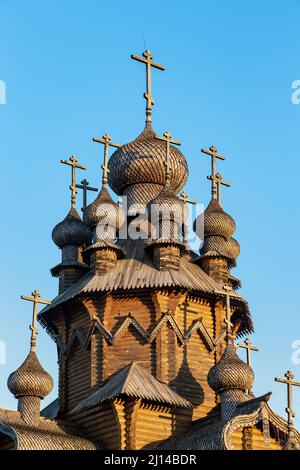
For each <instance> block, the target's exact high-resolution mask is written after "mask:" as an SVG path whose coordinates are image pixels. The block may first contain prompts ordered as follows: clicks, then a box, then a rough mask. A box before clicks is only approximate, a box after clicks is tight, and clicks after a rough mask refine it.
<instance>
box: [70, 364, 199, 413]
mask: <svg viewBox="0 0 300 470" xmlns="http://www.w3.org/2000/svg"><path fill="white" fill-rule="evenodd" d="M122 395H125V396H127V397H132V398H141V399H144V400H149V401H153V402H157V403H162V404H166V405H169V406H170V405H171V406H177V407H182V408H192V404H191V403H190V402H189V401H188V400H186V399H185V398H183V397H181V396H180V395H179V394H178V393H176V392H175V391H174V390H172V389H171V388H170V387H169V386H168V385H166V384H164V383H161V382H159V381H158V380H157V379H156V378H155V377H153V376H152V375H151V374H150V373H149V372H147V371H146V370H145V369H144V368H143V367H142V366H140V365H139V364H137V363H136V362H131V363H130V364H128V365H127V366H125V367H123V368H122V369H121V370H119V371H118V372H117V373H115V374H114V375H113V376H111V377H110V378H109V379H108V380H107V381H106V382H105V383H104V385H102V386H101V387H100V388H99V389H98V390H96V391H94V392H93V393H92V394H91V395H90V396H89V397H87V398H86V399H85V400H83V401H82V402H81V403H79V405H77V406H76V407H75V408H74V409H73V411H72V414H74V413H78V412H80V411H82V410H84V409H87V408H93V407H94V406H97V405H99V404H100V403H103V402H104V401H107V400H111V399H113V398H117V397H120V396H122Z"/></svg>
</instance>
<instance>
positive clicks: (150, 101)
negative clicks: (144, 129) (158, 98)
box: [131, 50, 166, 122]
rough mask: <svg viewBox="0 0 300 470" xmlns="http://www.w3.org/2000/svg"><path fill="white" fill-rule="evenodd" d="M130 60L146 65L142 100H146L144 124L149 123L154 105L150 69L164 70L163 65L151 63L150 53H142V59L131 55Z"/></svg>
mask: <svg viewBox="0 0 300 470" xmlns="http://www.w3.org/2000/svg"><path fill="white" fill-rule="evenodd" d="M131 58H132V59H134V60H137V61H139V62H142V63H143V64H145V65H146V90H147V91H146V93H144V98H145V99H146V100H147V104H146V122H151V117H152V106H153V105H154V100H153V98H152V82H151V67H154V68H155V69H159V70H166V67H165V66H164V65H160V64H156V63H155V62H152V59H153V56H152V54H151V52H150V51H148V50H147V51H145V52H143V57H139V56H137V55H134V54H131Z"/></svg>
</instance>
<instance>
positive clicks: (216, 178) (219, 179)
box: [207, 173, 230, 204]
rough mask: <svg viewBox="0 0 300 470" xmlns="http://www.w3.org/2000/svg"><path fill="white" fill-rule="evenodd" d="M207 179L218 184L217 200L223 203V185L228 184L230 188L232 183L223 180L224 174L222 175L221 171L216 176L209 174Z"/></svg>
mask: <svg viewBox="0 0 300 470" xmlns="http://www.w3.org/2000/svg"><path fill="white" fill-rule="evenodd" d="M207 179H208V180H211V181H213V182H214V183H215V184H216V186H217V200H218V202H219V204H221V186H226V187H227V188H230V184H229V183H226V182H225V181H223V176H222V175H221V173H217V174H216V175H215V176H214V177H213V176H208V177H207Z"/></svg>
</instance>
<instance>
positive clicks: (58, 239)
mask: <svg viewBox="0 0 300 470" xmlns="http://www.w3.org/2000/svg"><path fill="white" fill-rule="evenodd" d="M52 239H53V241H54V243H55V244H56V245H57V246H58V247H59V248H62V247H63V246H65V245H84V244H87V245H88V244H89V243H90V242H91V239H92V233H91V231H90V230H89V228H88V227H87V226H86V224H85V223H84V222H83V221H82V220H81V218H80V215H79V214H78V212H77V210H76V209H75V208H72V209H71V210H70V212H69V213H68V215H67V217H66V218H65V219H64V220H63V221H62V222H60V223H59V224H57V225H56V227H54V229H53V231H52Z"/></svg>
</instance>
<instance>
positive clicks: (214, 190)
mask: <svg viewBox="0 0 300 470" xmlns="http://www.w3.org/2000/svg"><path fill="white" fill-rule="evenodd" d="M201 152H202V153H205V154H206V155H209V156H210V157H211V175H210V176H208V177H207V178H208V179H210V180H211V182H212V184H211V194H212V198H213V199H217V179H216V159H217V158H218V159H219V160H225V157H223V155H220V154H218V153H217V152H218V150H217V148H216V147H215V146H214V145H212V146H211V147H210V148H209V150H208V149H201Z"/></svg>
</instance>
